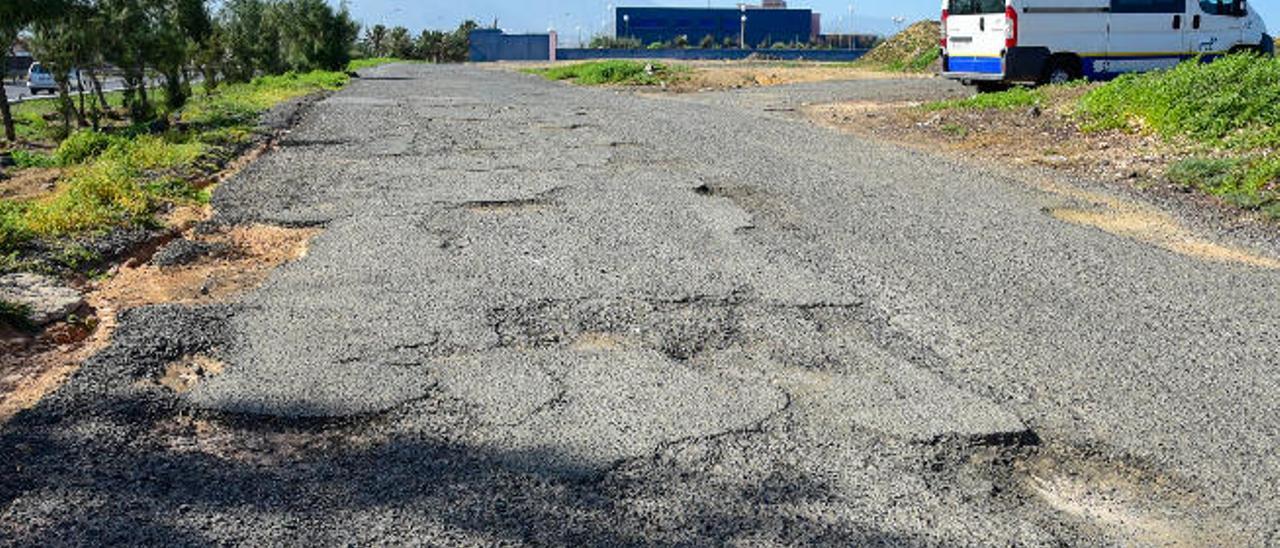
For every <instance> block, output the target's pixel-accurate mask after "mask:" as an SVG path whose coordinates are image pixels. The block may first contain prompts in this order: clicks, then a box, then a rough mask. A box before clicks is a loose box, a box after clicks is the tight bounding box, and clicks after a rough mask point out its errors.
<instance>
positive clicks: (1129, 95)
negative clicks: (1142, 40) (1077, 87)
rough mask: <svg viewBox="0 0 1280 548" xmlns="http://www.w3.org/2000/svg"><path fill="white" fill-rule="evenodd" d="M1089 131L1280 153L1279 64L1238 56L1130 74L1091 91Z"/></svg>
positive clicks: (1082, 109)
mask: <svg viewBox="0 0 1280 548" xmlns="http://www.w3.org/2000/svg"><path fill="white" fill-rule="evenodd" d="M1077 112H1078V113H1079V115H1080V116H1081V118H1082V119H1083V121H1084V122H1085V129H1087V130H1105V129H1129V130H1139V131H1151V132H1154V133H1156V134H1158V135H1161V136H1164V137H1166V138H1175V137H1184V138H1188V139H1190V140H1192V141H1194V142H1197V143H1200V144H1205V145H1211V146H1222V147H1227V148H1233V149H1258V148H1275V147H1280V59H1276V58H1270V57H1265V58H1264V57H1258V56H1255V55H1253V54H1247V53H1242V54H1236V55H1230V56H1227V57H1225V58H1222V59H1219V60H1217V61H1214V62H1212V63H1198V62H1186V63H1182V64H1180V65H1178V66H1177V67H1175V68H1173V69H1170V70H1166V71H1159V72H1151V73H1146V74H1132V75H1125V76H1122V77H1120V78H1118V79H1116V80H1115V81H1114V82H1111V83H1109V84H1107V85H1105V86H1100V87H1098V88H1097V89H1094V90H1091V91H1090V92H1089V93H1087V94H1086V95H1085V96H1084V97H1082V98H1081V99H1080V102H1079V104H1078V108H1077Z"/></svg>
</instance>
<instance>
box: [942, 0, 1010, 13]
mask: <svg viewBox="0 0 1280 548" xmlns="http://www.w3.org/2000/svg"><path fill="white" fill-rule="evenodd" d="M1004 1H1005V0H951V5H950V9H948V10H947V12H948V13H950V14H951V15H977V14H982V13H1004Z"/></svg>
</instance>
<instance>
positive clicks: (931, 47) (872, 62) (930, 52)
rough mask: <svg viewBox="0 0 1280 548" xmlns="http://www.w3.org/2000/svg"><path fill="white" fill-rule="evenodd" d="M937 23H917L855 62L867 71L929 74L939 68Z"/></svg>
mask: <svg viewBox="0 0 1280 548" xmlns="http://www.w3.org/2000/svg"><path fill="white" fill-rule="evenodd" d="M941 34H942V27H941V25H940V24H939V23H938V22H937V21H920V22H919V23H916V24H914V25H911V26H910V27H907V29H906V30H904V31H902V32H900V33H898V34H896V35H894V36H893V37H892V38H889V39H888V40H885V41H884V42H881V43H880V45H878V46H876V47H875V48H874V49H872V50H871V51H869V52H867V54H866V55H865V56H863V58H862V59H860V60H859V61H858V62H859V63H860V64H862V65H865V66H867V67H872V68H876V69H880V70H889V71H894V72H929V71H936V70H938V69H939V68H940V63H939V57H940V52H939V49H938V37H939V36H941Z"/></svg>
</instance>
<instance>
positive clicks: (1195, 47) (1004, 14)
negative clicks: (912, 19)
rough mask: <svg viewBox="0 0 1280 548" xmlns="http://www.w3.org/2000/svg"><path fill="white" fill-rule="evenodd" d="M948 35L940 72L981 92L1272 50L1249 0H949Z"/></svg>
mask: <svg viewBox="0 0 1280 548" xmlns="http://www.w3.org/2000/svg"><path fill="white" fill-rule="evenodd" d="M942 34H943V35H942V59H943V69H942V73H943V76H945V77H947V78H951V79H955V80H960V81H963V82H964V83H966V84H972V85H977V86H978V87H979V89H983V88H992V89H994V88H999V87H1003V86H1007V85H1008V84H1011V83H1061V82H1065V81H1068V80H1074V79H1078V78H1089V79H1093V80H1105V79H1108V78H1113V77H1115V76H1117V75H1119V74H1123V73H1126V72H1140V71H1149V70H1156V69H1163V68H1169V67H1172V66H1174V65H1176V64H1178V63H1180V62H1182V61H1184V60H1187V59H1191V58H1194V57H1197V56H1205V57H1206V58H1212V57H1216V56H1220V55H1223V54H1227V53H1234V52H1237V51H1242V50H1252V51H1257V52H1260V53H1265V54H1274V50H1275V43H1274V42H1273V41H1272V39H1271V37H1270V36H1268V35H1267V28H1266V25H1265V24H1264V23H1263V22H1262V18H1261V17H1260V16H1259V15H1258V13H1257V12H1256V11H1254V10H1253V9H1250V7H1249V6H1248V5H1246V3H1245V1H1244V0H943V3H942Z"/></svg>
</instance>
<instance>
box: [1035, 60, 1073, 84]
mask: <svg viewBox="0 0 1280 548" xmlns="http://www.w3.org/2000/svg"><path fill="white" fill-rule="evenodd" d="M1080 72H1081V71H1080V63H1079V62H1078V61H1076V60H1075V59H1071V58H1069V57H1054V58H1053V59H1051V60H1049V66H1047V67H1045V69H1044V76H1042V77H1041V78H1040V83H1042V84H1065V83H1067V82H1070V81H1072V80H1079V79H1080V78H1081V77H1082V76H1083V75H1082V74H1081V73H1080Z"/></svg>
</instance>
